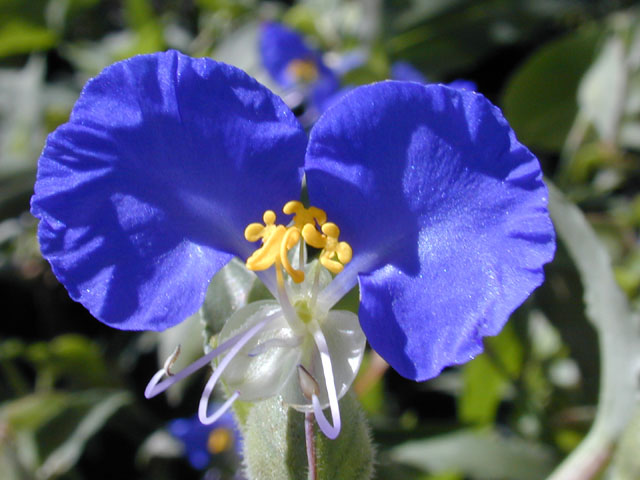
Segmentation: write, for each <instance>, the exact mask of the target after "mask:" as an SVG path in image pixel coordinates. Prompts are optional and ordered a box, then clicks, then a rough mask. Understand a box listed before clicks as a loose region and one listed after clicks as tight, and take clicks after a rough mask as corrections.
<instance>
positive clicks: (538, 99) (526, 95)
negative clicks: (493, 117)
mask: <svg viewBox="0 0 640 480" xmlns="http://www.w3.org/2000/svg"><path fill="white" fill-rule="evenodd" d="M601 32H602V30H601V28H600V27H598V26H596V25H590V26H587V27H583V28H581V29H580V30H578V31H576V32H573V33H570V34H568V35H566V36H565V37H562V38H560V39H559V40H555V41H553V42H551V43H549V44H547V45H545V46H543V47H542V48H540V49H539V50H538V51H537V52H536V53H535V54H533V56H531V58H529V60H527V61H526V63H525V64H524V65H523V66H522V67H520V69H519V70H518V71H517V72H516V73H515V74H514V75H513V77H512V78H511V80H510V81H509V83H508V85H507V87H506V90H505V94H504V100H503V106H504V111H505V116H506V117H507V119H508V120H509V122H510V123H511V126H512V127H513V129H514V130H515V132H516V134H517V135H518V137H519V139H520V140H521V141H522V142H523V143H525V144H526V145H528V146H530V147H533V148H541V149H545V150H550V151H560V149H561V148H562V146H563V144H564V142H565V139H566V137H567V134H568V133H569V130H570V129H571V126H572V124H573V121H574V118H575V116H576V113H577V111H578V104H577V97H576V95H577V90H578V85H579V83H580V79H581V78H582V76H583V74H584V72H585V71H586V70H587V69H588V67H589V65H590V64H591V61H592V59H593V56H594V50H595V47H596V44H597V42H598V39H599V38H600V37H601V35H602V33H601Z"/></svg>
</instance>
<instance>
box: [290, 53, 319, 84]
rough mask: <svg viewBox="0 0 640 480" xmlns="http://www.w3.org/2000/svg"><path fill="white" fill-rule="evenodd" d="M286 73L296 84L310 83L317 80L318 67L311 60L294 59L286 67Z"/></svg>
mask: <svg viewBox="0 0 640 480" xmlns="http://www.w3.org/2000/svg"><path fill="white" fill-rule="evenodd" d="M287 73H288V74H289V75H290V76H291V77H292V78H293V79H294V81H296V82H304V83H311V82H314V81H315V80H316V79H317V78H318V67H316V63H315V62H314V61H313V60H311V59H295V60H291V62H289V64H288V65H287Z"/></svg>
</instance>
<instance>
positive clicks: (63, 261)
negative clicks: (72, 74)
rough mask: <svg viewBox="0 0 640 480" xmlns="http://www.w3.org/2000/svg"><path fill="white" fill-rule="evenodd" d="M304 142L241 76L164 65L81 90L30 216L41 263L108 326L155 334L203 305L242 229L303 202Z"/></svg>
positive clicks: (115, 68)
mask: <svg viewBox="0 0 640 480" xmlns="http://www.w3.org/2000/svg"><path fill="white" fill-rule="evenodd" d="M305 145H306V135H305V134H304V132H303V130H302V128H301V127H300V125H299V123H298V121H297V120H296V119H295V117H294V116H293V114H292V113H291V111H290V110H289V109H288V108H287V107H286V105H285V104H284V103H283V102H282V100H281V99H280V98H278V97H277V96H275V95H274V94H272V93H271V92H270V91H269V90H267V89H266V88H265V87H263V86H262V85H260V84H258V83H257V82H256V81H255V80H253V79H252V78H251V77H249V76H248V75H246V74H245V73H244V72H242V71H241V70H239V69H237V68H235V67H231V66H229V65H225V64H221V63H217V62H214V61H212V60H210V59H204V58H202V59H194V58H191V57H187V56H185V55H182V54H180V53H178V52H174V51H170V52H166V53H158V54H152V55H142V56H137V57H134V58H131V59H129V60H125V61H122V62H119V63H116V64H114V65H112V66H110V67H108V68H106V69H105V70H104V71H103V72H102V73H101V74H100V75H98V76H97V77H96V78H94V79H93V80H91V81H90V82H89V83H88V84H87V85H86V86H85V88H84V90H83V92H82V94H81V96H80V98H79V100H78V101H77V103H76V105H75V107H74V109H73V111H72V113H71V118H70V120H69V122H68V123H66V124H64V125H62V126H61V127H59V128H58V129H57V130H56V131H55V132H54V133H52V134H51V135H50V136H49V138H48V139H47V144H46V146H45V148H44V151H43V153H42V156H41V157H40V160H39V164H38V178H37V182H36V185H35V195H34V197H33V199H32V204H31V205H32V206H31V211H32V213H33V214H34V215H35V216H36V217H37V218H39V219H40V220H41V222H40V226H39V231H38V236H39V240H40V245H41V249H42V253H43V255H44V256H45V257H46V258H47V259H48V260H49V262H50V263H51V265H52V268H53V271H54V273H55V274H56V276H57V277H58V279H60V280H61V282H62V283H63V284H64V285H65V287H66V288H67V290H68V291H69V293H70V295H71V297H72V298H73V299H74V300H77V301H79V302H81V303H82V304H83V305H85V306H86V307H87V308H88V309H89V310H90V311H91V313H92V314H93V315H94V316H95V317H96V318H98V319H99V320H101V321H103V322H104V323H106V324H108V325H110V326H112V327H115V328H120V329H126V330H162V329H165V328H167V327H170V326H172V325H175V324H176V323H179V322H180V321H182V320H183V319H184V318H186V317H187V316H188V315H190V314H192V313H194V312H195V311H196V310H197V309H198V308H199V307H200V305H201V304H202V302H203V300H204V295H205V292H206V288H207V285H208V283H209V281H210V279H211V277H212V276H213V275H214V273H215V272H216V271H217V270H218V269H220V268H221V267H222V266H223V265H224V264H226V263H227V261H228V260H229V259H230V258H231V257H232V255H237V256H239V257H241V258H246V257H247V256H248V255H249V254H250V253H251V250H252V249H253V246H252V245H251V244H249V243H248V242H246V241H245V240H244V238H243V236H242V235H243V231H244V227H245V226H246V225H247V224H248V223H250V222H252V221H255V219H258V218H260V217H261V216H262V212H263V211H264V210H266V209H269V208H274V205H282V204H283V203H284V202H286V201H288V200H290V199H291V198H297V197H298V196H299V193H300V181H301V167H302V159H303V156H304V149H305Z"/></svg>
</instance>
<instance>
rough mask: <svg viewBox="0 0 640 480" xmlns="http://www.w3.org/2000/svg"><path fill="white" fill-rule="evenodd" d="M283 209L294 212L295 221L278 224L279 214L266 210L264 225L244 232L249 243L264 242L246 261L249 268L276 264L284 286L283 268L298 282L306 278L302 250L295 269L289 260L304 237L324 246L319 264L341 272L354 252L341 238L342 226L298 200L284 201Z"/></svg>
mask: <svg viewBox="0 0 640 480" xmlns="http://www.w3.org/2000/svg"><path fill="white" fill-rule="evenodd" d="M282 211H283V212H284V213H285V214H287V215H293V220H292V224H290V225H289V226H285V225H276V214H275V213H274V211H273V210H267V211H266V212H264V214H263V216H262V220H263V222H264V225H263V224H261V223H251V224H249V225H248V226H247V228H246V229H245V231H244V237H245V238H246V239H247V240H248V241H250V242H256V241H258V240H260V239H262V245H261V246H260V248H258V249H257V250H256V251H255V252H254V253H253V254H252V255H251V256H250V257H249V258H248V259H247V262H246V265H247V268H248V269H249V270H253V271H261V270H266V269H268V268H270V267H271V266H272V265H275V267H276V275H277V277H278V286H279V287H281V288H282V287H283V285H284V279H283V277H282V271H281V268H283V269H284V270H285V271H286V272H287V273H288V274H289V275H290V276H291V279H292V280H293V281H294V282H295V283H302V282H303V281H304V271H303V270H302V264H303V260H302V257H303V253H302V247H303V246H301V251H300V259H299V260H300V261H299V262H298V263H299V265H298V267H299V268H298V269H295V268H293V266H292V265H291V262H290V261H289V251H290V250H291V249H292V248H293V247H294V246H295V245H296V244H297V243H298V242H299V241H300V239H301V238H302V239H303V240H304V242H306V243H307V244H309V245H311V246H312V247H315V248H319V249H321V252H320V263H321V264H322V266H324V267H325V268H326V269H327V270H329V271H330V272H332V273H334V274H338V273H340V272H341V271H342V270H343V269H344V265H345V264H346V263H349V262H350V261H351V257H352V255H353V251H352V249H351V246H350V245H349V244H348V243H347V242H341V241H339V240H338V237H339V236H340V229H339V228H338V226H337V225H336V224H335V223H331V222H327V214H326V213H325V212H324V210H321V209H319V208H317V207H310V208H305V206H304V205H302V203H300V202H298V201H295V200H294V201H290V202H287V203H286V204H285V206H284V207H283V208H282Z"/></svg>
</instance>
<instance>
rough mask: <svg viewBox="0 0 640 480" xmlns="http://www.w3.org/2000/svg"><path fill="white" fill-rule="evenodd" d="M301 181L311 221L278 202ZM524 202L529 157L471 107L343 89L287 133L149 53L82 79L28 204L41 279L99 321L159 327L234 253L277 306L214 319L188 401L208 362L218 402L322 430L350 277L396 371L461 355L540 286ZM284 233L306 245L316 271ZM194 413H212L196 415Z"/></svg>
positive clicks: (477, 98)
mask: <svg viewBox="0 0 640 480" xmlns="http://www.w3.org/2000/svg"><path fill="white" fill-rule="evenodd" d="M303 175H304V176H305V179H306V185H307V188H308V194H309V200H310V203H311V205H312V206H314V207H313V208H311V209H306V208H304V207H302V205H301V204H300V203H299V202H290V201H291V200H296V199H298V198H299V196H300V192H301V182H302V177H303ZM546 204H547V190H546V188H545V186H544V184H543V182H542V174H541V171H540V166H539V164H538V161H537V159H536V158H535V157H534V156H533V155H532V154H531V152H530V151H529V150H527V148H526V147H524V146H523V145H522V144H520V143H519V142H518V140H517V139H516V136H515V134H514V132H513V131H512V129H511V128H510V127H509V125H508V124H507V122H506V120H505V119H504V117H503V116H502V114H501V112H500V111H499V110H498V109H497V108H496V107H495V106H493V105H492V104H491V103H490V102H489V101H488V100H486V99H485V98H484V97H483V96H482V95H479V94H477V93H473V92H469V91H465V90H456V89H453V88H449V87H446V86H443V85H421V84H418V83H413V82H394V81H387V82H381V83H377V84H373V85H369V86H363V87H359V88H356V89H354V90H353V91H352V92H350V93H349V94H347V95H346V96H345V97H344V98H343V99H342V100H341V101H340V102H338V103H337V104H335V105H334V106H333V107H331V108H330V109H329V110H327V111H326V112H325V114H323V115H322V116H321V117H320V118H319V120H318V121H317V123H316V124H315V126H314V127H313V129H312V130H311V132H310V136H309V138H307V135H306V134H305V132H304V131H303V129H302V127H301V126H300V125H299V123H298V121H297V120H296V119H295V117H294V115H293V113H292V112H291V111H290V110H289V109H288V108H287V106H286V105H285V104H284V103H283V102H282V100H281V99H280V98H278V97H277V96H275V95H274V94H272V93H271V92H270V91H269V90H268V89H266V88H265V87H263V86H262V85H260V84H259V83H257V82H256V81H255V80H253V79H252V78H250V77H249V76H247V75H246V74H245V73H244V72H242V71H240V70H238V69H236V68H234V67H232V66H229V65H225V64H221V63H217V62H215V61H212V60H210V59H206V58H201V59H194V58H190V57H187V56H185V55H182V54H180V53H177V52H174V51H170V52H166V53H157V54H152V55H142V56H137V57H134V58H131V59H129V60H125V61H122V62H119V63H116V64H114V65H112V66H110V67H108V68H106V69H105V70H104V71H103V72H102V73H101V74H100V75H98V76H97V77H96V78H94V79H93V80H91V81H89V83H88V84H87V85H86V86H85V88H84V90H83V92H82V94H81V95H80V98H79V100H78V102H77V103H76V105H75V107H74V109H73V111H72V113H71V117H70V119H69V122H68V123H66V124H64V125H62V126H61V127H59V128H58V129H57V130H56V131H55V132H53V133H52V134H51V135H50V136H49V138H48V140H47V144H46V146H45V148H44V150H43V152H42V156H41V157H40V160H39V165H38V176H37V182H36V185H35V194H34V197H33V199H32V206H31V211H32V213H33V214H34V215H35V216H36V217H37V218H39V219H40V225H39V231H38V236H39V240H40V245H41V250H42V253H43V255H44V256H45V258H47V259H48V260H49V262H50V263H51V266H52V269H53V272H54V273H55V275H56V276H57V277H58V279H60V281H61V282H62V283H63V284H64V285H65V287H66V288H67V290H68V291H69V294H70V295H71V297H72V298H73V299H74V300H77V301H79V302H81V303H82V304H83V305H85V306H86V307H87V308H88V309H89V310H90V311H91V313H92V314H93V315H94V316H95V317H96V318H98V319H99V320H101V321H102V322H104V323H106V324H107V325H110V326H112V327H115V328H120V329H127V330H163V329H165V328H168V327H170V326H172V325H175V324H177V323H179V322H181V321H182V320H183V319H185V318H186V317H187V316H189V315H191V314H193V313H194V312H195V311H196V310H197V309H198V308H199V307H200V306H201V305H202V303H203V301H204V296H205V292H206V290H207V285H208V283H209V281H210V279H211V278H212V277H213V275H214V274H215V273H216V272H217V271H218V270H220V269H221V268H222V267H223V266H224V265H226V264H227V263H228V262H229V261H230V260H231V259H232V258H233V257H234V256H235V257H238V258H240V259H241V260H242V261H246V262H247V265H248V266H249V268H251V269H252V270H255V271H256V273H257V275H258V276H259V277H260V278H261V279H262V280H263V282H264V283H265V285H266V286H267V287H268V288H269V289H270V290H271V291H272V292H273V294H274V297H275V298H276V299H277V301H274V302H271V303H269V302H266V303H260V302H258V303H257V304H250V305H249V306H248V307H245V308H244V309H241V310H240V311H239V312H236V314H234V316H232V318H230V319H229V321H228V322H227V325H225V330H223V332H222V333H221V338H220V344H219V346H218V347H217V350H216V351H215V355H218V354H219V353H220V352H222V351H225V350H228V351H229V353H228V354H227V356H226V357H225V358H224V359H223V360H222V361H221V362H220V364H219V365H220V366H219V368H218V370H217V371H216V372H214V375H213V376H212V379H211V380H210V383H209V384H208V385H207V388H206V389H205V393H204V395H203V398H204V399H206V400H207V401H208V397H209V395H210V393H211V390H212V389H213V385H214V384H215V382H216V381H217V379H218V378H219V377H220V375H221V374H222V371H224V369H225V368H227V369H228V371H229V375H228V378H226V380H227V382H228V383H229V384H231V385H236V386H234V387H232V388H233V389H235V390H236V391H235V393H234V395H232V397H231V398H230V400H229V402H232V401H233V400H234V399H235V398H238V396H240V398H245V397H246V398H247V399H257V398H260V391H261V389H264V391H265V392H266V391H268V392H270V394H275V393H281V392H285V393H282V395H284V396H285V398H291V400H290V403H291V404H294V405H298V406H299V407H300V408H301V409H304V408H311V407H310V406H309V405H310V404H311V403H312V404H313V408H314V411H316V413H317V412H318V411H320V413H321V408H320V407H321V406H322V405H327V404H330V405H331V407H332V414H333V417H334V427H335V425H336V411H337V398H338V397H339V396H340V395H341V394H343V393H344V392H345V391H346V390H347V389H348V388H349V383H350V381H351V380H352V376H353V375H355V373H354V371H357V368H358V365H359V360H360V358H361V348H360V346H359V345H360V343H359V342H360V340H359V337H358V335H359V333H358V331H359V327H358V326H357V324H358V319H357V318H354V317H355V316H350V315H352V314H350V313H349V312H340V311H335V310H333V309H332V307H333V306H334V305H335V304H336V303H337V302H338V301H339V300H340V299H341V298H342V297H343V296H344V295H345V294H346V293H347V292H349V291H350V290H351V289H352V288H353V287H355V286H356V285H359V288H360V308H359V312H358V317H359V324H360V325H361V327H362V331H364V334H365V335H366V338H367V340H368V341H369V343H370V345H371V346H372V347H373V348H374V349H375V350H376V351H377V352H378V353H379V354H380V355H382V357H383V358H385V359H386V360H387V361H388V362H389V363H390V365H391V366H392V367H393V368H395V369H396V370H397V371H398V372H399V373H400V374H401V375H403V376H405V377H407V378H410V379H414V380H418V381H421V380H426V379H428V378H431V377H434V376H435V375H437V374H438V373H439V372H440V371H441V370H442V369H443V368H444V367H446V366H449V365H454V364H460V363H463V362H466V361H468V360H469V359H471V358H473V356H474V355H477V354H478V353H479V352H480V351H481V350H482V338H483V337H484V336H487V335H495V334H497V333H498V332H499V331H500V329H501V328H502V326H503V325H504V323H505V322H506V321H507V319H508V318H509V315H510V314H511V313H512V312H513V311H514V309H516V308H517V307H518V306H519V305H520V304H521V303H522V302H523V301H524V300H525V299H526V298H527V297H528V296H529V295H530V293H531V292H532V291H533V290H534V289H535V288H536V287H537V286H538V285H540V283H541V282H542V281H543V278H544V274H543V269H542V266H543V264H545V263H546V262H549V261H550V260H551V258H552V257H553V253H554V249H555V239H554V231H553V227H552V224H551V221H550V219H549V215H548V212H547V207H546ZM283 205H284V213H285V218H286V220H285V221H284V222H283V224H280V223H278V222H277V221H276V215H281V214H279V213H278V214H276V213H275V212H274V211H273V210H275V209H280V208H282V206H283ZM316 207H318V208H316ZM292 214H294V217H293V222H294V223H293V224H292V225H290V226H287V224H288V223H289V219H290V218H291V217H289V215H292ZM261 218H262V219H263V221H264V225H263V224H262V223H257V222H259V220H260V219H261ZM247 225H249V226H248V227H247ZM245 227H246V230H245ZM338 237H339V238H338ZM260 238H262V240H263V242H264V243H263V244H262V246H261V247H260V244H252V243H251V242H250V241H257V240H259V239H260ZM247 240H250V241H247ZM302 240H304V241H305V242H306V243H308V244H310V245H312V246H314V247H317V248H320V249H322V254H321V262H322V267H320V264H319V263H317V262H309V263H308V262H307V261H306V259H304V249H302V248H300V245H301V242H302ZM295 245H298V247H295ZM257 247H260V248H259V249H258V250H257V251H255V252H254V250H255V249H256V248H257ZM296 248H300V249H299V252H301V253H300V254H299V262H297V263H296V261H295V260H294V261H292V260H291V259H292V257H291V255H290V253H291V254H293V252H294V251H295V249H296ZM289 250H291V252H289ZM296 258H297V257H296ZM270 265H274V266H270ZM296 265H297V266H298V268H296ZM325 267H326V268H325ZM329 271H330V272H332V273H333V274H334V275H331V274H329ZM283 275H286V277H283ZM299 282H302V283H299ZM242 349H245V350H242ZM359 349H360V350H359ZM336 351H340V352H342V353H339V354H338V353H336ZM352 351H353V352H355V353H344V352H352ZM242 352H245V353H246V355H245V354H243V353H242ZM343 353H344V355H343ZM215 355H213V354H212V355H211V356H210V357H203V359H204V360H202V362H200V363H199V364H198V365H196V366H202V365H206V364H207V363H208V361H209V360H210V359H211V358H212V357H213V356H215ZM234 355H236V358H235V359H234ZM349 355H352V356H349ZM311 357H313V358H315V359H316V360H314V361H313V362H308V359H309V358H311ZM332 358H333V361H334V364H336V367H335V372H336V373H335V378H334V372H333V370H334V369H332V367H331V359H332ZM256 359H259V362H260V363H255V362H258V360H256ZM305 359H307V360H305ZM252 362H253V363H252ZM305 362H307V363H305ZM310 363H312V364H313V365H311V364H310ZM170 364H171V362H169V366H170ZM298 365H302V367H298V368H297V372H298V375H299V377H296V378H299V379H300V380H299V382H295V381H293V380H292V379H293V378H294V377H295V370H296V367H297V366H298ZM285 366H286V368H285ZM194 368H195V367H194ZM166 371H168V367H167V368H166V369H164V372H166ZM242 372H245V373H244V374H243V373H242ZM189 373H190V372H189ZM180 374H182V372H180V373H179V374H178V375H176V376H175V377H172V378H177V377H179V375H180ZM186 374H187V373H185V375H186ZM162 375H163V370H161V371H160V372H159V373H158V375H157V376H156V377H154V380H153V381H152V384H153V386H152V387H150V388H149V392H155V384H157V382H158V381H159V379H160V378H161V376H162ZM249 377H251V378H249ZM323 380H324V384H326V389H325V387H322V388H320V389H319V388H318V384H319V383H320V384H322V383H323ZM165 382H168V381H165ZM234 382H235V383H234ZM292 382H293V383H292ZM170 383H171V382H169V383H167V384H166V385H169V384H170ZM293 384H296V385H299V386H298V387H296V388H297V391H295V392H294V391H293V390H292V389H293V388H294V387H293V386H292V385H293ZM162 385H164V383H163V384H162ZM300 386H302V394H301V393H300V392H299V390H300ZM158 387H160V385H159V386H158ZM236 387H237V388H236ZM163 388H164V387H163ZM336 392H337V393H336ZM288 395H289V396H288ZM301 395H303V396H304V398H303V397H302V396H301ZM243 396H245V397H243ZM305 398H306V399H307V400H308V404H305V403H304V402H305ZM295 399H298V400H295ZM229 404H230V403H229ZM225 405H226V406H228V404H225ZM334 407H335V409H334ZM225 408H226V407H225ZM200 412H201V419H202V418H203V417H204V418H205V419H206V420H207V421H213V420H212V418H209V417H207V404H206V402H204V404H203V403H201V405H200ZM316 416H318V415H316ZM338 418H339V415H338ZM214 420H215V418H214ZM318 421H319V422H321V419H318ZM325 427H326V424H325V425H324V426H323V425H322V424H321V428H323V430H325V431H326V429H325ZM327 428H328V427H327ZM337 429H338V430H339V425H338V427H337ZM334 433H335V432H334Z"/></svg>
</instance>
